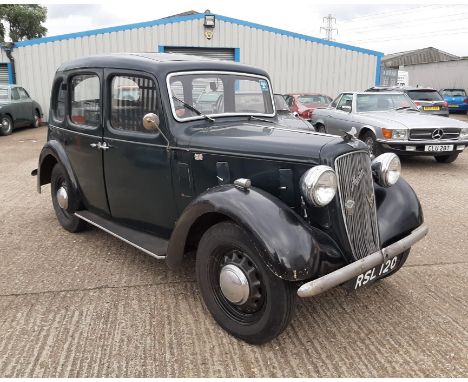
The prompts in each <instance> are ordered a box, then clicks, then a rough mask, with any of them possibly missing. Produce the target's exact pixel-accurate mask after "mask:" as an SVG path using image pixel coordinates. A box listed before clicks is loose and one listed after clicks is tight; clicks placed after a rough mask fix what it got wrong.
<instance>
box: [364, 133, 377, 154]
mask: <svg viewBox="0 0 468 382" xmlns="http://www.w3.org/2000/svg"><path fill="white" fill-rule="evenodd" d="M361 141H363V142H364V143H365V144H366V145H367V148H368V149H369V152H370V153H371V154H373V155H375V156H377V155H380V149H379V147H378V143H377V138H376V137H375V134H374V133H373V132H372V131H366V132H365V133H364V134H363V135H362V136H361Z"/></svg>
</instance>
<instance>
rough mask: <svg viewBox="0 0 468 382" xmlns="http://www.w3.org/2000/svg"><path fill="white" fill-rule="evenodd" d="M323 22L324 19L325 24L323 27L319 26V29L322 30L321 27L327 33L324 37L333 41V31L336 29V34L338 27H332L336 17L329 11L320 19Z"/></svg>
mask: <svg viewBox="0 0 468 382" xmlns="http://www.w3.org/2000/svg"><path fill="white" fill-rule="evenodd" d="M322 21H323V22H325V21H326V23H327V24H326V26H325V27H320V31H322V29H323V30H324V31H325V33H326V34H327V37H326V39H327V40H328V41H333V31H336V34H338V29H337V28H333V24H336V19H335V18H334V17H333V16H332V15H331V14H330V13H329V14H328V16H327V17H324V18H323V19H322Z"/></svg>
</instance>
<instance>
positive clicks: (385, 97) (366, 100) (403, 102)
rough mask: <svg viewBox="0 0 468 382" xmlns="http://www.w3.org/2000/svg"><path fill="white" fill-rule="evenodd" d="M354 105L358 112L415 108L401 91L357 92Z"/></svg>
mask: <svg viewBox="0 0 468 382" xmlns="http://www.w3.org/2000/svg"><path fill="white" fill-rule="evenodd" d="M356 105H357V111H358V112H366V111H385V110H392V109H398V108H415V109H416V106H414V104H413V103H412V102H411V100H410V99H409V97H408V96H407V95H406V94H402V93H390V94H389V93H380V94H358V95H357V98H356Z"/></svg>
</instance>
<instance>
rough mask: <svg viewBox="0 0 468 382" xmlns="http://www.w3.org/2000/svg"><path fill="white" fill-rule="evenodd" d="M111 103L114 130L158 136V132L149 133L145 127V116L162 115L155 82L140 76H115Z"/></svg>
mask: <svg viewBox="0 0 468 382" xmlns="http://www.w3.org/2000/svg"><path fill="white" fill-rule="evenodd" d="M111 102H112V104H111V126H112V128H114V129H116V130H121V131H128V132H138V133H145V134H157V132H156V131H149V130H146V129H145V128H144V127H143V117H144V116H145V114H147V113H155V114H160V113H159V111H160V109H161V107H160V103H159V100H158V92H157V89H156V84H155V83H154V81H153V80H151V79H149V78H146V77H139V76H124V75H119V76H115V77H114V78H112V84H111ZM160 117H161V116H160Z"/></svg>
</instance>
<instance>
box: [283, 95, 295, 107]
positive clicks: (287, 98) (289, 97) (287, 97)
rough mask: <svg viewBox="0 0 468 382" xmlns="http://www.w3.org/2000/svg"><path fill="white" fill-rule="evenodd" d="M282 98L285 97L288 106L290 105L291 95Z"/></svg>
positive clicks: (291, 101)
mask: <svg viewBox="0 0 468 382" xmlns="http://www.w3.org/2000/svg"><path fill="white" fill-rule="evenodd" d="M284 99H285V101H286V103H287V104H288V106H289V107H291V106H292V103H293V97H291V96H285V97H284Z"/></svg>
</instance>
